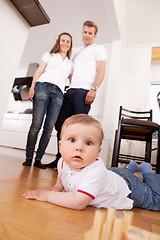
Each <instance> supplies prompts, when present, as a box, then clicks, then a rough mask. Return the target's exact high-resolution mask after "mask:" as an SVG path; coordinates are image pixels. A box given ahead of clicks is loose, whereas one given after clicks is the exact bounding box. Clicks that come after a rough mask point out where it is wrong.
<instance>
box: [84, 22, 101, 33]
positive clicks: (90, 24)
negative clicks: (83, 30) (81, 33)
mask: <svg viewBox="0 0 160 240" xmlns="http://www.w3.org/2000/svg"><path fill="white" fill-rule="evenodd" d="M84 26H87V27H94V28H95V34H97V32H98V27H97V25H96V24H95V22H93V21H85V22H84V23H83V27H84Z"/></svg>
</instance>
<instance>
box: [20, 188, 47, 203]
mask: <svg viewBox="0 0 160 240" xmlns="http://www.w3.org/2000/svg"><path fill="white" fill-rule="evenodd" d="M48 192H49V191H43V190H36V191H29V192H27V193H24V194H23V197H24V198H26V199H35V200H38V201H44V202H47V201H48Z"/></svg>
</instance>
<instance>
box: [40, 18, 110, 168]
mask: <svg viewBox="0 0 160 240" xmlns="http://www.w3.org/2000/svg"><path fill="white" fill-rule="evenodd" d="M97 32H98V27H97V25H96V24H95V23H94V22H92V21H86V22H84V24H83V31H82V41H83V44H84V48H83V49H82V50H81V51H80V52H78V53H77V54H75V56H74V57H73V73H72V75H71V76H70V83H71V85H70V87H69V89H68V91H67V92H66V94H65V95H64V100H63V104H62V107H61V111H60V114H59V117H58V119H57V122H56V125H55V128H56V130H57V140H58V141H59V139H60V132H61V127H62V124H63V122H64V121H65V120H66V119H67V118H68V117H70V116H72V115H74V114H79V113H84V114H88V112H89V110H90V108H91V104H92V103H93V102H94V100H95V98H96V91H97V90H98V88H99V86H100V84H101V83H102V81H103V78H104V74H105V66H106V59H107V53H106V50H105V48H104V47H103V46H101V45H96V44H95V43H94V40H95V38H96V35H97ZM60 157H61V154H60V153H59V151H58V153H57V155H56V159H55V160H54V161H53V162H51V163H49V164H44V166H45V167H49V168H57V162H58V160H59V158H60Z"/></svg>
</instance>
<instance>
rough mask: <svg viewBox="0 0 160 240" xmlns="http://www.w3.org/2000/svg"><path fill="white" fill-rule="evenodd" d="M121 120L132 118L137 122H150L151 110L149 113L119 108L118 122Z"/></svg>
mask: <svg viewBox="0 0 160 240" xmlns="http://www.w3.org/2000/svg"><path fill="white" fill-rule="evenodd" d="M123 118H132V119H139V120H146V121H152V110H150V111H131V110H128V109H125V108H122V106H120V111H119V120H121V119H123Z"/></svg>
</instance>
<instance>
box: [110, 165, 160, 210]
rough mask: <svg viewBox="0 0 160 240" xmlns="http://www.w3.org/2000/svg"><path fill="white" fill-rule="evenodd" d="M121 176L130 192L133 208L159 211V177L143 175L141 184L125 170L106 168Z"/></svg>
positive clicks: (150, 174)
mask: <svg viewBox="0 0 160 240" xmlns="http://www.w3.org/2000/svg"><path fill="white" fill-rule="evenodd" d="M108 170H111V171H113V172H115V173H116V174H118V175H119V176H121V177H122V178H123V179H124V180H125V181H126V183H127V184H128V187H129V189H130V190H131V191H132V192H131V193H130V195H129V196H128V197H129V198H130V199H132V200H133V201H134V203H133V206H134V207H139V208H144V209H148V210H155V211H160V175H159V174H156V173H150V172H149V173H144V174H143V182H142V181H141V180H140V179H139V178H138V177H137V176H136V175H134V174H133V173H132V172H130V171H129V169H127V168H116V167H114V168H108Z"/></svg>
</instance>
